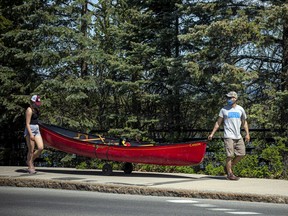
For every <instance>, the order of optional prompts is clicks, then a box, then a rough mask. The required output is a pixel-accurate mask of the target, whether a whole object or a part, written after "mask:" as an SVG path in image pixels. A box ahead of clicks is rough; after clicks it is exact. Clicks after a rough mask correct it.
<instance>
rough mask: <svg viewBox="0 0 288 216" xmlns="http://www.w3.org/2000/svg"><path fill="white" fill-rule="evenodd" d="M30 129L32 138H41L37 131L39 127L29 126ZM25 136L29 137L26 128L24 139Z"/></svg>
mask: <svg viewBox="0 0 288 216" xmlns="http://www.w3.org/2000/svg"><path fill="white" fill-rule="evenodd" d="M30 129H31V132H32V134H33V135H34V136H41V134H40V130H39V125H30ZM27 135H28V136H29V133H28V130H27V128H26V127H25V131H24V137H26V136H27Z"/></svg>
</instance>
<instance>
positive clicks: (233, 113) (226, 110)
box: [219, 105, 247, 139]
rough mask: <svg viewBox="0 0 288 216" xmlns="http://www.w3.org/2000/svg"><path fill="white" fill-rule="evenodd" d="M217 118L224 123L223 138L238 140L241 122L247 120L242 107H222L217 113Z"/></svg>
mask: <svg viewBox="0 0 288 216" xmlns="http://www.w3.org/2000/svg"><path fill="white" fill-rule="evenodd" d="M219 117H221V118H223V122H224V138H231V139H240V138H241V137H242V136H241V125H242V121H244V120H246V119H247V115H246V113H245V110H244V109H243V107H241V106H239V105H236V106H235V107H234V108H233V107H232V106H229V105H227V106H224V107H223V108H222V109H221V110H220V113H219Z"/></svg>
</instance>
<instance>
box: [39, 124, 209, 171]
mask: <svg viewBox="0 0 288 216" xmlns="http://www.w3.org/2000/svg"><path fill="white" fill-rule="evenodd" d="M40 131H41V135H42V138H43V141H44V143H45V145H46V146H49V147H52V148H55V149H57V150H60V151H63V152H67V153H71V154H77V155H81V156H85V157H90V158H99V159H103V160H109V161H117V162H129V163H142V164H155V165H171V166H188V165H189V166H191V165H192V166H193V165H198V164H200V163H201V162H202V161H203V159H204V156H205V152H206V145H207V143H206V142H204V141H197V142H195V141H193V142H186V143H174V144H160V145H152V146H141V145H137V146H133V145H132V146H119V145H115V142H114V144H113V145H111V142H112V140H108V139H107V142H106V141H105V142H103V140H102V141H100V140H98V139H91V138H90V137H91V136H92V135H91V136H90V135H87V134H86V137H89V138H90V139H79V138H75V137H76V133H77V132H73V131H70V130H67V129H63V128H60V127H56V126H51V125H46V124H40ZM92 138H93V137H92ZM85 140H93V142H92V141H85ZM95 140H96V141H95Z"/></svg>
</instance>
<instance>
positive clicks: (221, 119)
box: [208, 117, 223, 140]
mask: <svg viewBox="0 0 288 216" xmlns="http://www.w3.org/2000/svg"><path fill="white" fill-rule="evenodd" d="M222 121H223V118H222V117H218V120H217V121H216V123H215V125H214V128H213V130H212V132H211V134H210V135H209V136H208V140H212V139H213V136H214V134H215V133H216V131H217V130H218V129H219V127H220V125H221V124H222Z"/></svg>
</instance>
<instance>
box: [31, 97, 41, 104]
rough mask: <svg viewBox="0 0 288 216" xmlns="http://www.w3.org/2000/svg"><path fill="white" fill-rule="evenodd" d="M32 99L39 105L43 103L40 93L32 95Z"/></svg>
mask: <svg viewBox="0 0 288 216" xmlns="http://www.w3.org/2000/svg"><path fill="white" fill-rule="evenodd" d="M31 101H32V102H34V103H35V104H36V105H37V106H40V105H41V101H40V96H38V95H33V96H32V97H31Z"/></svg>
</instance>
